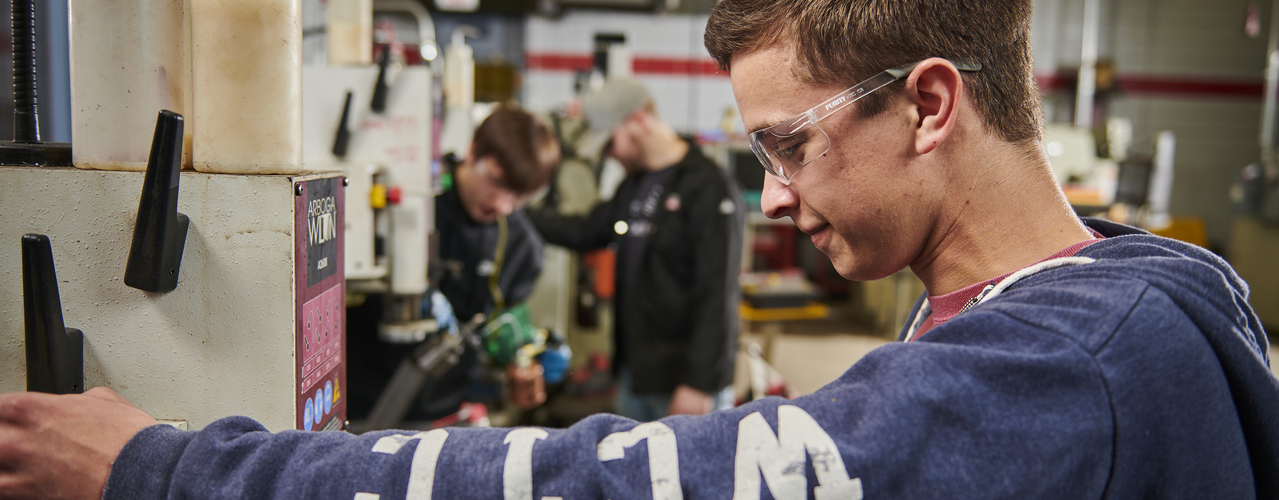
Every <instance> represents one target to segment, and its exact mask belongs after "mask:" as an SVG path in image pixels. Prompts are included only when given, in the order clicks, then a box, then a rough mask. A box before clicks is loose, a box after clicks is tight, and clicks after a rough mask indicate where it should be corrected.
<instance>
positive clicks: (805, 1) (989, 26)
mask: <svg viewBox="0 0 1279 500" xmlns="http://www.w3.org/2000/svg"><path fill="white" fill-rule="evenodd" d="M1030 11H1031V0H721V1H720V2H719V4H718V5H716V6H715V9H714V11H712V12H711V16H710V21H709V22H708V23H707V24H706V35H705V43H706V49H707V50H708V51H709V52H710V54H711V57H712V58H714V59H715V62H716V64H718V65H719V68H720V70H723V71H728V70H729V63H730V61H731V60H732V58H733V56H734V55H736V54H744V53H749V52H753V51H755V50H759V49H763V48H765V47H768V46H770V45H774V44H777V43H782V42H792V43H793V44H794V48H795V55H796V59H797V60H798V63H797V64H796V65H795V67H793V68H790V69H791V71H792V72H793V74H794V75H795V76H796V78H798V79H799V80H800V81H801V82H807V83H823V84H825V83H831V84H844V85H849V86H851V85H854V84H856V83H857V82H858V81H861V80H863V79H865V78H868V77H870V76H872V75H873V74H875V73H877V72H879V71H883V70H884V69H887V68H893V67H896V66H901V65H903V64H909V63H912V62H915V61H919V60H922V59H927V58H929V57H945V58H948V59H957V58H972V59H976V60H977V61H978V62H980V63H981V64H982V69H981V71H977V72H974V73H963V75H964V83H965V86H966V88H967V89H968V91H969V92H970V94H969V95H971V96H972V102H973V103H974V106H975V107H976V108H977V112H978V113H979V114H980V115H981V116H982V123H984V124H985V126H986V128H987V130H991V131H994V132H996V133H998V134H999V135H1000V136H1001V137H1003V138H1004V140H1006V141H1009V142H1019V143H1020V142H1026V141H1037V140H1039V138H1040V134H1041V130H1042V129H1043V116H1042V111H1041V109H1040V102H1039V98H1040V95H1039V89H1038V87H1037V85H1036V83H1035V76H1034V61H1033V59H1032V56H1031V49H1030ZM779 70H782V68H779ZM896 85H897V86H900V85H901V84H900V83H897V84H896ZM898 88H900V87H898ZM885 90H887V89H885ZM890 98H891V93H884V92H878V93H875V94H871V95H870V96H868V97H866V98H865V99H863V100H862V101H859V103H858V104H859V107H860V108H861V114H862V115H863V116H874V115H877V114H879V113H881V112H883V111H884V110H885V109H887V105H888V102H889V101H888V100H889V99H890Z"/></svg>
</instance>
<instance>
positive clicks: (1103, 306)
mask: <svg viewBox="0 0 1279 500" xmlns="http://www.w3.org/2000/svg"><path fill="white" fill-rule="evenodd" d="M1088 223H1089V225H1090V226H1092V227H1093V228H1094V229H1097V230H1098V231H1099V232H1101V233H1102V234H1103V235H1105V236H1107V237H1108V239H1107V240H1105V241H1102V242H1099V243H1096V244H1094V245H1091V246H1089V247H1087V248H1086V249H1084V250H1083V251H1081V252H1079V254H1077V255H1076V257H1079V258H1084V259H1085V260H1087V261H1086V262H1077V263H1076V265H1070V266H1063V267H1056V268H1052V269H1046V270H1043V271H1040V272H1037V273H1034V274H1032V275H1030V276H1026V277H1022V278H1020V279H1018V280H1017V281H1016V282H1014V283H1011V284H1010V285H1009V286H1008V287H1007V288H1006V289H1004V290H1002V291H1001V293H999V294H998V296H995V297H993V298H990V299H989V300H986V301H984V302H982V303H980V304H978V305H976V306H974V307H972V308H971V309H969V310H968V311H966V312H964V313H962V314H960V315H958V316H956V317H955V318H953V319H951V320H950V321H948V322H947V323H945V324H943V325H940V326H938V327H936V328H934V329H932V330H930V331H929V332H928V333H927V334H926V335H924V336H922V337H921V338H919V339H918V340H917V341H914V342H909V343H901V342H898V343H893V344H889V345H886V346H883V347H881V348H879V349H876V350H875V351H873V352H871V353H870V354H868V355H866V356H865V357H864V358H863V359H862V360H860V361H859V362H857V363H856V364H855V365H853V366H852V367H851V368H850V369H849V370H848V371H847V372H846V373H845V374H844V375H843V376H841V377H840V378H839V379H838V380H836V381H834V382H832V383H831V384H830V385H827V386H826V387H824V388H822V389H820V390H818V391H817V392H815V393H813V394H810V395H808V396H804V397H801V398H797V399H793V400H786V399H780V398H767V399H763V400H760V401H756V402H753V403H750V404H747V405H744V406H741V407H738V408H734V409H731V410H726V411H721V412H716V413H712V414H709V415H703V416H698V417H689V416H677V417H668V418H665V419H662V420H660V421H657V422H649V423H644V424H639V423H637V422H634V421H630V420H626V419H623V418H620V417H616V416H611V415H597V416H594V417H591V418H588V419H586V420H583V421H581V422H579V423H577V424H576V425H573V426H572V427H570V428H568V429H561V430H553V429H538V428H515V429H474V428H457V429H454V428H450V429H439V430H434V431H429V432H425V433H418V434H414V433H406V432H396V431H386V432H377V433H369V434H364V435H361V436H353V435H350V434H346V433H341V432H328V433H308V432H300V431H286V432H282V433H277V434H272V433H269V432H266V431H265V430H264V429H263V428H262V427H261V426H260V425H258V424H257V423H255V422H253V421H252V420H249V419H247V418H243V417H232V418H227V419H223V420H220V421H217V422H215V423H213V424H212V425H210V426H208V427H207V428H205V429H204V430H202V431H199V432H188V431H178V430H174V429H172V428H168V427H164V426H153V427H149V428H147V429H145V430H143V431H142V432H141V433H139V434H138V435H137V436H136V437H134V438H133V439H132V440H131V441H130V442H129V443H128V445H126V446H125V448H124V450H123V451H122V452H121V454H120V456H119V458H118V459H117V461H116V462H115V464H114V466H113V468H112V472H111V476H110V478H109V480H108V483H107V489H106V493H105V498H107V499H113V500H114V499H153V498H154V499H161V498H174V499H176V498H218V499H222V498H225V499H232V498H234V499H245V498H281V499H283V498H289V499H293V498H298V499H302V498H305V499H329V498H332V499H343V500H374V499H378V500H386V499H401V498H405V499H428V498H439V499H442V498H467V499H471V498H502V499H553V498H563V499H590V498H611V499H615V500H622V499H631V498H635V499H648V498H655V499H680V498H724V499H727V498H735V499H737V498H741V499H746V498H752V499H753V498H796V499H802V498H817V499H859V498H871V499H882V498H948V499H953V498H1062V499H1082V498H1116V499H1121V498H1122V499H1126V498H1214V499H1223V498H1276V497H1279V382H1277V381H1276V379H1275V378H1274V376H1273V375H1272V374H1271V373H1270V371H1269V370H1268V368H1267V341H1266V337H1265V334H1264V332H1263V331H1262V329H1261V327H1260V325H1259V323H1258V321H1257V318H1256V316H1255V314H1253V312H1252V310H1251V309H1250V308H1249V306H1248V304H1247V300H1246V299H1247V287H1246V285H1245V284H1244V283H1243V282H1242V281H1241V280H1240V279H1239V278H1238V276H1236V275H1235V274H1234V272H1233V271H1232V270H1231V269H1230V267H1229V266H1228V265H1227V264H1226V263H1225V262H1224V261H1222V260H1221V259H1219V258H1217V257H1216V256H1214V255H1212V254H1210V253H1208V252H1206V251H1204V250H1202V249H1199V248H1197V247H1193V246H1190V245H1186V244H1182V243H1179V242H1176V241H1172V240H1168V239H1164V238H1158V237H1154V236H1149V235H1145V234H1141V233H1139V232H1138V231H1136V230H1133V229H1131V228H1126V227H1123V226H1118V225H1114V224H1109V223H1104V222H1098V221H1088Z"/></svg>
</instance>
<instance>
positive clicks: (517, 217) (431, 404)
mask: <svg viewBox="0 0 1279 500" xmlns="http://www.w3.org/2000/svg"><path fill="white" fill-rule="evenodd" d="M558 163H559V143H558V142H557V141H556V140H555V137H554V135H553V134H552V133H551V130H550V128H549V127H548V126H546V125H545V124H544V123H542V122H540V121H539V120H538V119H537V118H536V117H534V116H533V115H532V114H530V113H529V112H528V111H525V110H523V109H520V108H519V107H518V106H515V105H511V104H508V105H501V106H498V107H497V108H496V109H494V111H493V112H492V114H490V115H489V116H488V117H487V118H485V119H484V121H483V122H481V123H480V126H479V127H477V128H476V129H475V134H474V137H473V139H472V140H471V149H470V151H469V152H468V154H467V155H466V157H465V158H463V159H462V162H461V163H460V164H458V165H457V166H456V167H455V168H454V169H453V171H452V175H451V178H452V186H451V187H449V188H448V189H446V190H445V191H444V192H443V193H441V194H440V195H439V196H436V198H435V234H436V241H437V243H438V245H437V249H438V254H437V255H436V261H435V262H433V263H432V265H433V266H435V271H437V272H438V273H439V279H438V281H437V283H438V286H439V290H440V293H441V294H443V295H444V297H445V298H447V299H448V301H449V304H450V305H451V306H452V308H453V313H454V315H455V317H457V318H460V320H461V321H466V320H468V319H469V318H471V317H473V316H475V315H476V314H480V313H483V314H486V315H487V314H490V313H492V312H493V311H494V309H495V308H496V309H504V308H506V307H507V306H511V305H515V304H519V303H520V302H523V301H524V300H525V299H527V298H528V296H529V294H530V293H532V292H533V285H534V284H535V283H536V282H537V278H538V275H539V274H541V271H542V238H541V237H540V236H539V235H538V234H537V231H536V230H535V229H534V228H533V225H532V224H531V223H530V222H529V220H528V217H527V216H526V215H525V213H524V211H523V210H522V208H523V207H524V205H526V204H528V201H529V200H530V199H531V198H533V197H534V196H535V195H536V194H537V193H538V192H539V191H540V190H542V189H543V188H544V187H545V186H546V184H547V183H548V182H550V178H551V173H552V172H553V171H554V170H555V166H556V165H557V164H558ZM499 250H500V251H499ZM349 314H350V316H349V317H348V321H347V323H348V328H349V329H350V330H349V331H348V335H347V338H348V349H349V350H348V353H347V355H348V358H347V361H348V377H349V379H350V381H349V383H350V384H351V386H350V388H351V390H350V391H349V396H350V400H349V404H350V407H349V411H350V415H351V417H352V418H363V417H364V416H365V415H367V413H368V411H370V410H371V409H372V407H373V404H374V402H375V401H376V399H377V397H378V396H379V394H381V391H382V388H383V387H384V386H385V385H386V383H387V381H388V380H390V379H391V376H392V374H393V373H394V370H395V368H396V366H398V363H399V361H400V359H402V358H403V357H404V356H406V355H408V354H409V353H411V352H412V351H413V349H415V348H416V347H417V344H388V343H384V342H381V341H379V340H378V336H377V332H376V329H375V328H376V325H377V323H378V320H379V319H380V318H381V315H382V306H381V303H380V301H370V302H369V303H366V304H365V305H364V306H362V307H360V308H355V309H353V310H351V312H350V313H349ZM478 366H479V356H478V353H477V352H476V351H475V349H474V348H471V347H468V348H467V349H466V351H465V352H464V353H463V355H462V357H461V359H460V360H459V362H458V364H457V366H455V367H453V368H452V369H450V370H449V371H448V372H446V373H445V374H444V375H443V376H441V377H440V378H439V379H438V380H436V381H434V383H433V384H432V385H431V386H430V387H429V388H428V389H427V390H426V391H425V392H424V393H423V394H422V395H421V396H419V397H418V398H417V400H415V401H414V404H413V405H412V407H411V409H410V412H409V414H408V415H407V417H408V418H409V419H411V420H435V419H438V418H441V417H444V416H446V415H449V414H451V413H453V412H456V411H457V409H458V405H459V404H461V403H462V402H463V401H465V400H466V396H467V394H468V389H469V388H470V385H471V381H472V378H473V376H472V373H473V372H474V370H475V369H476V368H477V367H478Z"/></svg>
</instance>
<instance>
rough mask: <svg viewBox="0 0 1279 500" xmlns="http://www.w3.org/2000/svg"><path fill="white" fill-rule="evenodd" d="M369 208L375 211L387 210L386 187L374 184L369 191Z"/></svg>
mask: <svg viewBox="0 0 1279 500" xmlns="http://www.w3.org/2000/svg"><path fill="white" fill-rule="evenodd" d="M369 206H370V207H373V208H374V209H375V210H376V209H380V208H386V186H385V185H382V184H374V185H373V188H372V189H370V190H369Z"/></svg>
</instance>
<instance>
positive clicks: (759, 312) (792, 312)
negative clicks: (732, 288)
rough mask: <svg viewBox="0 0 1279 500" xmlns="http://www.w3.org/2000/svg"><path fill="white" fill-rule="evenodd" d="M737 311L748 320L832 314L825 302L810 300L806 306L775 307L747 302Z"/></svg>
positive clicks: (783, 319) (809, 317) (739, 306)
mask: <svg viewBox="0 0 1279 500" xmlns="http://www.w3.org/2000/svg"><path fill="white" fill-rule="evenodd" d="M737 313H738V315H740V316H741V317H742V319H744V320H747V321H787V320H795V319H821V318H825V317H826V316H828V315H829V314H830V308H829V307H827V306H826V305H825V304H819V303H816V302H810V303H809V304H808V305H806V306H804V307H774V308H768V309H756V308H754V307H751V306H750V304H747V303H745V302H743V303H741V304H739V305H738V307H737Z"/></svg>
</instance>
